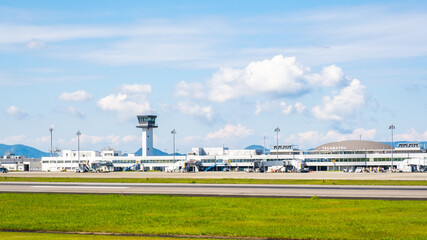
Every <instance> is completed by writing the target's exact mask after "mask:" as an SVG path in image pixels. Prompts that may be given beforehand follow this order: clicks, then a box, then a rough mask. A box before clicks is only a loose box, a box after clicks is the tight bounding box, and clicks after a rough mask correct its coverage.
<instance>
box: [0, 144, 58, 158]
mask: <svg viewBox="0 0 427 240" xmlns="http://www.w3.org/2000/svg"><path fill="white" fill-rule="evenodd" d="M7 153H13V154H15V155H16V156H27V157H29V158H41V157H49V156H50V153H47V152H42V151H40V150H38V149H36V148H33V147H29V146H26V145H22V144H15V145H6V144H0V156H3V155H5V154H7Z"/></svg>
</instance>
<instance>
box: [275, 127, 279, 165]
mask: <svg viewBox="0 0 427 240" xmlns="http://www.w3.org/2000/svg"><path fill="white" fill-rule="evenodd" d="M274 131H275V132H276V133H277V137H276V141H277V142H276V160H277V161H279V132H280V128H279V127H278V126H277V127H276V129H274Z"/></svg>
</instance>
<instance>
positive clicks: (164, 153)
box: [135, 148, 185, 156]
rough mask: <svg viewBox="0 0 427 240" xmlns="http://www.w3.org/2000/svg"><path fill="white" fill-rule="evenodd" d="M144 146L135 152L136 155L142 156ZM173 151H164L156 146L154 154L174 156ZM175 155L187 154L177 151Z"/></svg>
mask: <svg viewBox="0 0 427 240" xmlns="http://www.w3.org/2000/svg"><path fill="white" fill-rule="evenodd" d="M141 154H142V148H139V149H138V151H136V152H135V156H141ZM172 155H173V154H172V153H167V152H163V151H161V150H159V149H157V148H154V151H153V156H172ZM175 156H185V154H181V153H175Z"/></svg>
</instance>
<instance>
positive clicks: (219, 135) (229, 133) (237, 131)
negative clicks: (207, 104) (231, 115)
mask: <svg viewBox="0 0 427 240" xmlns="http://www.w3.org/2000/svg"><path fill="white" fill-rule="evenodd" d="M251 134H252V130H251V129H248V128H246V127H244V126H242V125H241V124H240V123H238V124H236V125H232V124H227V125H225V127H224V128H222V129H220V130H218V131H216V132H211V133H208V134H207V136H206V139H228V138H233V137H241V138H242V137H246V136H249V135H251Z"/></svg>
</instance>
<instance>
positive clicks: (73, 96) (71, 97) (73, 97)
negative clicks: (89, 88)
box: [58, 90, 92, 102]
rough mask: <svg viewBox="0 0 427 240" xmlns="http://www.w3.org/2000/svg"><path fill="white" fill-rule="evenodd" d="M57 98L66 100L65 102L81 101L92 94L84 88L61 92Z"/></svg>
mask: <svg viewBox="0 0 427 240" xmlns="http://www.w3.org/2000/svg"><path fill="white" fill-rule="evenodd" d="M58 99H59V100H63V101H67V102H82V101H87V100H89V99H92V95H90V94H89V93H87V92H86V91H84V90H78V91H75V92H70V93H67V92H63V93H61V95H59V96H58Z"/></svg>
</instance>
